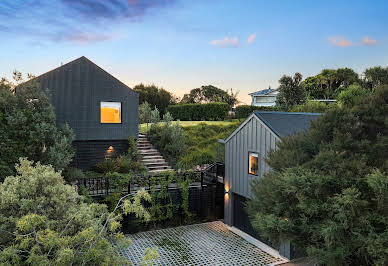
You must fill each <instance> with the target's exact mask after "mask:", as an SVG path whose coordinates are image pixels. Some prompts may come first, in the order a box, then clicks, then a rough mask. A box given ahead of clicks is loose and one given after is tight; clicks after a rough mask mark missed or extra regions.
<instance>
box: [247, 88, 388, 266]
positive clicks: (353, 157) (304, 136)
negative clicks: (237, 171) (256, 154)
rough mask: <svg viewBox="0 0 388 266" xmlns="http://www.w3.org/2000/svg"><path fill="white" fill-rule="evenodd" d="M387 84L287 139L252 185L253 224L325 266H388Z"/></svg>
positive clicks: (270, 155)
mask: <svg viewBox="0 0 388 266" xmlns="http://www.w3.org/2000/svg"><path fill="white" fill-rule="evenodd" d="M387 113H388V86H385V87H384V88H379V89H376V92H375V93H374V94H372V95H370V96H368V97H361V98H358V99H357V100H356V104H355V105H353V106H347V105H345V106H342V107H341V106H337V107H333V108H331V109H330V110H329V111H328V112H327V113H326V114H325V115H323V116H322V117H320V118H319V119H317V120H316V121H314V122H313V123H312V124H311V126H310V129H309V131H308V132H304V133H300V134H298V135H294V136H290V137H288V138H283V139H282V142H281V143H279V144H278V149H277V150H276V151H272V152H270V153H269V156H268V158H267V160H266V161H267V163H268V164H269V166H270V167H271V169H272V170H271V171H270V172H268V173H266V174H265V175H264V177H263V178H261V179H258V180H255V181H254V182H253V183H252V192H253V195H254V197H253V199H252V200H251V201H249V203H248V213H249V214H250V218H251V221H252V224H253V226H254V228H255V229H256V230H258V231H259V232H260V233H261V234H263V235H264V236H267V237H269V238H271V239H272V241H273V242H274V243H277V242H279V240H285V239H288V240H291V242H292V243H294V244H295V245H299V246H304V247H306V248H307V252H308V254H309V255H311V256H314V257H316V258H317V259H318V260H319V263H321V264H324V265H386V263H387V261H388V250H387V248H386V247H387V246H388V208H387V206H388V160H387V158H388V120H387V119H386V115H387Z"/></svg>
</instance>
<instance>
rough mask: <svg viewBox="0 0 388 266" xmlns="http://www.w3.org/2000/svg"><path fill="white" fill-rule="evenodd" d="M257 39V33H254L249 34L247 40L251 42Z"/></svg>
mask: <svg viewBox="0 0 388 266" xmlns="http://www.w3.org/2000/svg"><path fill="white" fill-rule="evenodd" d="M255 39H256V33H252V34H251V35H249V37H248V40H247V42H248V43H249V44H251V43H253V42H254V41H255Z"/></svg>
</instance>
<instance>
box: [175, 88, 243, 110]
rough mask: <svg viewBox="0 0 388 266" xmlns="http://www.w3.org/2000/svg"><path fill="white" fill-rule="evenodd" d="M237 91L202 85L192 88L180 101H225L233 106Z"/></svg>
mask: <svg viewBox="0 0 388 266" xmlns="http://www.w3.org/2000/svg"><path fill="white" fill-rule="evenodd" d="M237 95H238V92H236V93H233V89H230V92H229V91H227V90H226V91H224V90H222V89H219V88H217V87H215V86H212V85H207V86H202V87H200V88H196V89H192V90H191V91H190V93H189V94H185V95H184V96H183V99H182V101H181V103H212V102H225V103H227V104H229V106H230V107H233V106H234V105H235V104H237V103H238V100H237Z"/></svg>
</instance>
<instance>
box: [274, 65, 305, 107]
mask: <svg viewBox="0 0 388 266" xmlns="http://www.w3.org/2000/svg"><path fill="white" fill-rule="evenodd" d="M301 82H302V75H301V74H300V73H295V75H294V77H290V76H286V75H284V76H283V77H281V78H280V80H279V84H280V85H279V87H278V91H279V94H278V96H277V98H276V105H277V106H278V107H280V108H282V109H285V110H287V109H288V108H290V107H291V106H294V105H297V104H302V103H304V102H305V100H306V94H305V90H304V88H303V86H302V85H301Z"/></svg>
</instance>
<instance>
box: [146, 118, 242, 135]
mask: <svg viewBox="0 0 388 266" xmlns="http://www.w3.org/2000/svg"><path fill="white" fill-rule="evenodd" d="M237 122H239V120H238V119H233V120H225V121H179V122H178V121H174V122H173V123H179V125H180V126H181V127H183V128H186V127H193V126H197V125H199V124H201V123H205V124H206V125H213V126H229V125H233V124H235V123H237ZM161 123H162V122H161ZM149 126H150V125H148V127H149ZM146 132H147V124H140V126H139V133H142V134H145V133H146Z"/></svg>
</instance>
